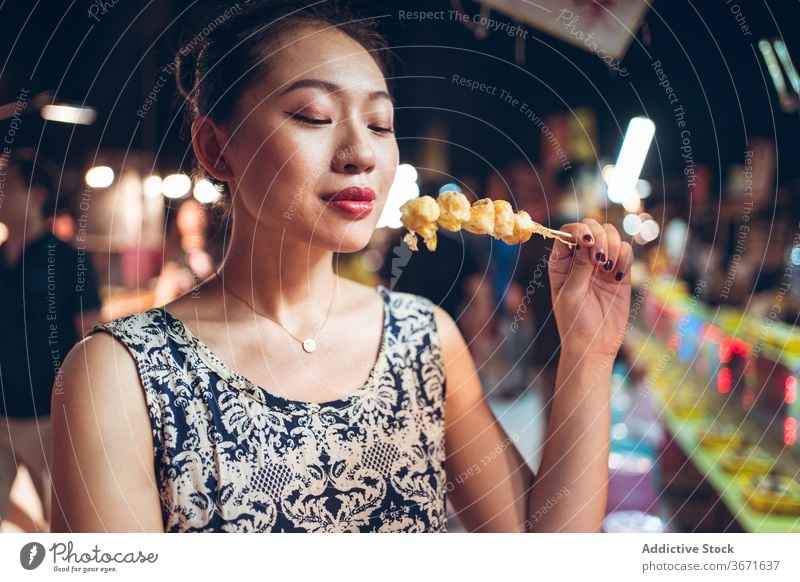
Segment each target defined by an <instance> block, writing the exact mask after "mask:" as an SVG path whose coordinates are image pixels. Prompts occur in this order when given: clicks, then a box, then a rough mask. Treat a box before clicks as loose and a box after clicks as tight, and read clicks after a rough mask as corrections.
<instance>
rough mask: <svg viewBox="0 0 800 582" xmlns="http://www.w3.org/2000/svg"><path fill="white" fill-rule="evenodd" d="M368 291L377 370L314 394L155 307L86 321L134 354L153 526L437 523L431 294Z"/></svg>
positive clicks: (438, 372) (440, 407)
mask: <svg viewBox="0 0 800 582" xmlns="http://www.w3.org/2000/svg"><path fill="white" fill-rule="evenodd" d="M378 291H379V292H380V294H381V295H382V297H383V301H384V325H383V337H382V340H381V347H380V350H379V355H378V358H377V361H376V363H375V366H374V367H373V369H372V371H371V372H370V374H369V378H368V379H367V381H366V382H365V383H364V384H363V385H362V386H361V387H360V388H359V389H358V390H357V391H356V392H354V393H352V394H350V395H349V396H348V397H346V398H342V399H339V400H332V401H328V402H323V403H309V402H300V401H296V400H290V399H288V398H284V397H281V396H278V395H275V394H272V393H270V392H269V390H268V389H266V388H262V387H260V386H257V385H255V384H253V383H252V382H251V381H249V380H248V379H247V378H245V377H243V376H242V375H241V374H239V373H238V372H236V371H234V370H232V369H231V368H229V367H228V366H227V365H226V364H224V363H223V362H222V361H220V360H219V359H218V358H217V357H216V356H215V355H214V353H213V352H212V351H211V350H210V349H209V348H208V346H206V345H204V344H203V343H202V342H201V341H200V340H199V339H198V338H197V337H195V336H194V335H193V334H192V333H191V332H189V331H188V329H187V328H186V327H185V326H184V324H183V323H182V322H181V321H180V320H179V319H177V318H175V317H174V316H172V315H171V314H170V313H169V312H168V311H166V310H164V309H162V308H153V309H150V310H148V311H145V312H143V313H138V314H134V315H129V316H126V317H121V318H119V319H116V320H114V321H112V322H110V323H107V324H100V325H97V326H95V327H94V329H93V330H92V331H91V332H90V333H96V332H99V331H103V332H108V333H110V334H112V335H113V336H114V337H115V338H116V339H117V340H119V341H120V342H121V343H122V344H123V345H125V346H126V347H127V349H128V350H129V351H130V352H131V354H132V355H133V357H134V359H135V361H136V364H137V367H138V371H139V374H140V377H141V381H142V386H143V388H144V391H145V398H146V401H147V408H148V411H149V416H150V422H151V426H152V436H153V454H154V463H155V465H154V466H155V475H156V480H157V483H158V488H159V494H160V498H161V511H162V517H163V523H164V529H165V531H168V532H217V531H225V532H234V531H235V532H251V531H252V532H352V531H360V532H444V531H446V511H445V493H446V490H445V488H446V477H445V446H444V399H445V376H444V367H443V363H442V356H441V347H440V344H439V336H438V333H437V330H436V325H435V321H434V312H433V304H432V303H431V302H430V301H428V300H427V299H423V298H421V297H418V296H415V295H410V294H406V293H398V292H392V291H389V290H387V289H386V288H384V287H382V286H379V287H378Z"/></svg>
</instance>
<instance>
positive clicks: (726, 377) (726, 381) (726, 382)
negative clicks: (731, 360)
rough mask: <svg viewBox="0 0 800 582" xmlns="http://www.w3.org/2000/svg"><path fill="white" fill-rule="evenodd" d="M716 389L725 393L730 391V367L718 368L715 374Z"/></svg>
mask: <svg viewBox="0 0 800 582" xmlns="http://www.w3.org/2000/svg"><path fill="white" fill-rule="evenodd" d="M717 391H718V392H719V393H720V394H727V393H728V392H730V391H731V369H730V368H720V370H719V374H717Z"/></svg>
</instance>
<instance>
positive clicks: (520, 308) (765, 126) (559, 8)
mask: <svg viewBox="0 0 800 582" xmlns="http://www.w3.org/2000/svg"><path fill="white" fill-rule="evenodd" d="M352 4H354V5H358V6H359V7H361V8H362V9H363V10H364V11H365V12H366V13H368V14H372V15H375V16H376V17H378V18H379V20H380V22H381V24H380V29H381V32H383V33H384V34H385V35H387V36H388V38H389V39H390V41H391V43H392V48H393V51H394V52H395V55H396V59H395V71H394V78H393V79H391V80H390V87H391V89H392V92H393V94H394V96H395V99H396V102H397V107H396V118H395V119H396V128H397V139H398V143H399V147H400V159H401V162H402V165H401V167H400V168H399V170H398V173H397V176H396V178H395V184H394V186H393V189H392V192H391V194H390V201H389V204H388V205H387V209H386V211H385V213H384V215H383V216H382V218H381V221H380V224H379V229H378V230H377V231H376V233H375V237H374V239H373V241H372V242H371V243H370V245H369V246H368V247H367V248H366V249H365V250H364V251H363V252H361V253H359V254H357V255H348V256H339V257H337V260H336V268H337V269H338V271H339V272H340V273H341V274H343V275H344V276H347V277H350V278H353V279H356V280H359V281H362V282H365V283H368V284H373V285H375V284H379V283H381V284H384V285H386V286H388V287H390V288H392V289H396V290H399V291H409V292H414V293H418V294H421V295H425V296H427V297H429V298H431V299H433V300H434V301H436V302H437V303H438V304H440V305H442V307H443V308H445V309H446V310H447V311H448V312H449V313H450V314H451V315H452V316H453V317H454V318H455V319H456V321H457V322H458V324H459V326H460V327H461V329H462V332H463V333H464V335H465V337H466V338H467V340H468V342H469V345H470V349H471V350H472V352H473V356H474V357H475V359H476V362H477V363H478V366H479V369H480V374H481V377H482V380H483V384H484V389H485V391H486V393H487V397H488V398H489V401H490V403H491V405H492V407H493V408H494V410H495V412H496V414H497V415H498V418H499V419H500V422H501V423H503V425H504V427H505V428H506V430H507V431H508V432H509V434H511V435H515V437H516V438H515V439H514V440H515V441H516V443H517V445H518V447H520V450H521V452H523V454H524V455H525V456H526V458H527V459H528V461H529V463H530V464H531V466H532V467H533V468H534V469H535V468H536V467H537V466H538V463H539V460H540V456H541V447H542V441H543V438H544V433H545V427H546V422H547V416H548V411H549V401H550V399H551V397H552V386H553V383H554V377H555V366H556V364H557V361H558V334H557V330H556V328H555V324H554V321H553V318H552V315H551V313H550V308H551V305H550V298H549V292H550V291H549V287H548V282H547V275H546V261H547V256H548V253H549V250H550V244H549V241H547V240H544V239H538V238H534V239H532V240H531V241H530V242H528V243H526V244H524V245H521V246H509V245H506V244H505V243H502V242H500V241H497V240H494V239H492V238H491V237H477V236H474V235H469V234H468V233H464V232H458V233H441V232H440V242H439V250H437V252H436V253H428V252H427V251H425V250H424V249H423V250H421V251H419V252H418V253H414V254H413V255H412V253H411V252H410V251H409V250H408V248H407V247H406V246H405V245H404V244H402V242H401V237H402V235H403V234H404V233H403V230H402V228H401V224H400V223H399V211H398V208H399V206H400V205H401V204H402V203H403V202H405V201H406V200H408V199H409V198H412V197H415V196H417V195H420V194H428V195H432V196H435V195H437V193H439V192H440V191H446V190H460V191H462V192H464V193H465V194H466V195H467V196H468V198H470V200H475V199H477V198H482V197H485V196H489V197H491V198H493V199H506V200H509V201H510V202H511V203H512V205H514V207H515V209H524V210H527V211H528V212H529V213H530V215H531V216H532V217H533V218H534V220H536V221H539V222H541V223H543V224H545V225H547V226H550V227H552V228H558V227H559V226H560V225H562V224H564V223H566V222H574V221H578V220H581V219H583V218H585V217H594V218H596V219H598V220H600V221H601V222H610V223H612V224H614V225H615V226H617V227H618V228H619V229H620V231H621V232H624V233H625V236H626V239H627V240H629V241H631V242H632V244H633V245H634V250H635V253H636V256H637V261H636V265H635V266H634V271H633V282H634V287H635V289H634V291H635V294H634V302H633V306H632V310H631V320H630V326H629V333H628V337H627V339H626V343H625V346H624V349H623V352H622V353H621V354H620V357H619V358H618V360H617V362H616V363H615V367H614V395H613V419H612V420H613V429H612V435H611V436H612V452H611V455H610V458H609V466H610V469H611V483H610V497H609V505H608V517H607V519H606V530H607V531H781V532H782V531H800V483H798V468H799V467H800V450H798V446H799V445H798V444H797V433H798V428H797V422H798V420H800V405H798V403H797V398H796V393H797V390H796V386H797V375H798V373H800V336H798V334H797V333H796V332H795V330H794V324H795V323H796V321H797V315H798V308H799V307H800V284H798V275H799V274H800V272H799V271H798V269H797V267H798V265H800V228H798V226H799V223H800V208H798V199H799V197H798V195H799V194H800V164H798V163H797V159H798V155H800V117H799V115H800V77H799V76H798V73H797V71H796V69H795V63H797V62H798V59H800V35H798V33H797V31H796V29H794V27H793V25H795V24H796V23H797V22H798V18H800V4H798V3H797V2H781V3H767V2H766V1H758V0H738V1H722V2H713V3H712V2H703V3H699V2H698V3H692V2H685V1H683V0H675V1H669V2H667V1H665V0H657V1H655V2H649V3H648V2H645V1H643V0H543V1H541V2H538V3H533V2H515V1H512V0H485V1H482V2H474V1H470V2H466V1H465V2H461V1H458V0H452V1H448V0H428V1H426V2H422V1H421V0H420V1H413V0H403V1H402V2H395V3H392V4H391V5H389V4H388V3H379V2H378V3H376V2H370V3H363V2H354V3H352ZM203 10H205V11H207V13H208V14H209V15H210V16H209V23H210V24H209V26H213V19H214V16H213V15H214V14H217V12H218V11H217V10H216V3H210V2H173V1H160V2H152V1H151V2H138V3H134V2H121V1H116V2H114V1H109V2H100V1H94V2H88V1H84V2H80V3H75V2H58V1H52V2H47V3H44V2H36V3H21V2H17V3H5V4H3V5H2V6H0V31H1V32H2V33H1V34H0V55H2V56H3V59H2V66H0V133H1V134H2V135H3V136H4V139H5V141H4V142H3V144H0V147H3V146H4V145H6V144H8V147H9V148H13V149H15V150H24V151H28V152H34V153H36V154H38V155H41V156H43V157H45V158H48V159H49V160H51V161H52V162H53V163H52V168H51V170H50V172H51V176H52V187H51V190H52V192H51V194H52V195H53V197H54V199H53V203H54V209H53V211H52V212H50V213H48V214H47V215H46V216H45V218H46V220H47V223H48V225H50V226H52V230H53V232H54V234H55V236H56V237H58V238H59V239H61V240H62V241H64V242H65V243H67V244H69V245H71V246H73V247H75V248H77V249H79V250H80V251H81V252H85V253H86V255H87V256H88V257H89V259H90V262H91V265H90V268H91V270H92V272H93V276H94V277H95V279H96V285H97V290H98V294H99V299H100V309H99V315H98V317H99V318H100V319H101V320H106V321H107V320H110V319H112V318H115V317H119V316H122V315H126V314H128V313H133V312H136V311H142V310H145V309H148V308H150V307H152V306H155V305H160V304H163V303H166V302H167V301H169V300H171V299H172V298H173V297H175V296H177V295H179V294H181V293H184V292H187V291H189V290H191V288H192V287H193V286H194V285H195V284H196V283H197V282H198V281H200V280H202V279H204V278H205V277H207V276H208V275H209V274H211V273H212V272H213V269H214V267H215V266H216V265H217V264H218V263H219V261H220V259H221V258H222V256H223V253H224V250H225V234H226V226H227V223H226V222H225V220H224V215H223V214H222V213H221V212H219V211H218V210H217V209H216V207H215V205H214V203H215V202H216V200H217V198H218V197H219V192H218V191H217V190H216V189H215V187H214V186H213V185H212V184H210V183H208V182H205V181H194V180H193V179H192V178H190V177H189V174H190V170H191V167H190V166H191V164H190V159H191V156H189V148H190V145H189V143H188V141H187V140H186V139H184V138H183V137H182V136H181V115H182V110H181V103H180V102H179V101H178V100H177V99H176V97H175V87H174V81H173V72H174V60H173V59H174V55H175V53H176V51H177V50H178V49H179V47H180V46H181V43H182V42H185V41H184V39H181V38H180V32H181V30H182V27H183V24H184V23H185V21H186V19H187V16H188V14H189V13H190V12H192V13H197V11H203ZM0 151H2V150H0ZM13 239H14V232H13V228H12V227H11V226H10V225H8V224H5V222H4V218H3V215H2V214H1V213H0V244H3V243H6V241H12V240H13ZM6 244H7V243H6ZM0 248H2V247H0ZM14 469H15V473H14V474H15V475H16V480H14V479H13V478H12V481H13V482H14V488H13V490H12V494H11V503H10V505H9V510H8V512H7V514H6V515H4V516H3V517H4V519H3V523H2V530H3V531H20V530H23V531H34V530H43V529H46V527H47V524H46V519H45V517H44V511H43V509H42V508H41V504H40V502H39V501H38V499H37V497H36V495H35V488H34V486H33V484H32V483H31V480H30V479H29V477H28V472H27V469H25V468H20V470H19V471H18V472H16V468H14ZM8 470H11V469H7V471H8ZM450 529H451V530H457V529H458V526H457V523H456V522H455V521H453V523H452V525H451V528H450Z"/></svg>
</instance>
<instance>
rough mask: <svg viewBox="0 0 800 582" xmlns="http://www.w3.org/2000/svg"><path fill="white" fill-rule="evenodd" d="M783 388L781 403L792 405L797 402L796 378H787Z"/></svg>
mask: <svg viewBox="0 0 800 582" xmlns="http://www.w3.org/2000/svg"><path fill="white" fill-rule="evenodd" d="M783 386H784V389H785V390H784V396H783V401H784V402H786V404H794V403H795V401H796V400H797V378H795V377H794V376H787V377H786V381H785V382H784V384H783Z"/></svg>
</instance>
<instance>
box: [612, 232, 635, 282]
mask: <svg viewBox="0 0 800 582" xmlns="http://www.w3.org/2000/svg"><path fill="white" fill-rule="evenodd" d="M632 265H633V248H632V247H631V245H630V243H629V242H625V241H623V242H622V243H621V244H620V247H619V255H618V257H617V264H616V266H615V267H614V270H613V273H614V279H615V280H616V281H623V280H625V281H627V282H628V283H630V280H631V266H632Z"/></svg>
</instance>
